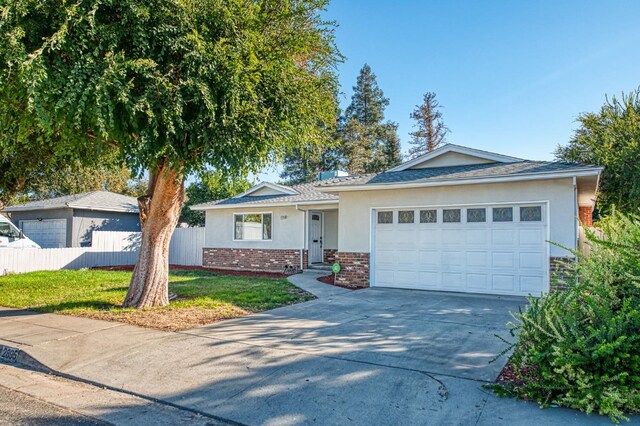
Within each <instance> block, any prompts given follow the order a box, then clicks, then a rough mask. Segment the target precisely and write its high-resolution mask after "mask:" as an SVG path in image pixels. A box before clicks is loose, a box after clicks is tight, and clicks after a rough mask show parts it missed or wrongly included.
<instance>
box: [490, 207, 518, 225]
mask: <svg viewBox="0 0 640 426" xmlns="http://www.w3.org/2000/svg"><path fill="white" fill-rule="evenodd" d="M493 221H494V222H513V208H512V207H494V208H493Z"/></svg>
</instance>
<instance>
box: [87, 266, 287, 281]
mask: <svg viewBox="0 0 640 426" xmlns="http://www.w3.org/2000/svg"><path fill="white" fill-rule="evenodd" d="M133 268H134V265H118V266H96V267H94V268H91V269H97V270H100V271H133ZM169 270H186V271H205V272H212V273H214V274H224V275H233V276H236V277H266V278H286V277H288V276H289V275H287V274H283V273H281V272H262V271H239V270H235V269H216V268H205V267H204V266H191V265H187V266H182V265H169Z"/></svg>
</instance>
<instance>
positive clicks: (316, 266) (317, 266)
mask: <svg viewBox="0 0 640 426" xmlns="http://www.w3.org/2000/svg"><path fill="white" fill-rule="evenodd" d="M307 269H309V270H312V271H327V272H331V265H329V264H328V263H312V264H311V265H309V267H308V268H307Z"/></svg>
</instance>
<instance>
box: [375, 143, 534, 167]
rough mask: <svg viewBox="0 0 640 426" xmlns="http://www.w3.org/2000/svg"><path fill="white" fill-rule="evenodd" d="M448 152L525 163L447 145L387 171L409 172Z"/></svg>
mask: <svg viewBox="0 0 640 426" xmlns="http://www.w3.org/2000/svg"><path fill="white" fill-rule="evenodd" d="M448 152H457V153H459V154H465V155H469V156H472V157H478V158H483V159H485V160H491V161H497V162H499V163H515V162H517V161H524V160H523V159H522V158H517V157H510V156H508V155H502V154H496V153H494V152H488V151H482V150H479V149H474V148H468V147H466V146H460V145H453V144H447V145H444V146H442V147H440V148H437V149H435V150H433V151H431V152H429V153H427V154H424V155H421V156H420V157H416V158H414V159H413V160H409V161H407V162H406V163H402V164H400V165H399V166H396V167H394V168H392V169H389V170H387V172H400V171H402V170H407V169H410V168H411V167H413V166H415V165H416V164H420V163H424V162H426V161H429V160H431V159H433V158H436V157H439V156H441V155H444V154H446V153H448Z"/></svg>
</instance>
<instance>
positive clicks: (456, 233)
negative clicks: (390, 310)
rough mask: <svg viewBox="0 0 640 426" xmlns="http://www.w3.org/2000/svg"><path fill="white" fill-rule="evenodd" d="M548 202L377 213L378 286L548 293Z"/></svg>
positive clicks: (374, 243)
mask: <svg viewBox="0 0 640 426" xmlns="http://www.w3.org/2000/svg"><path fill="white" fill-rule="evenodd" d="M547 215H548V214H547V205H546V203H534V204H518V203H511V204H496V205H467V206H425V207H416V208H413V207H412V208H389V209H375V210H374V216H373V218H374V220H373V222H374V224H373V227H374V230H373V241H372V254H373V259H372V260H373V262H372V270H373V274H372V278H373V279H372V283H371V284H372V285H373V286H376V287H396V288H406V289H420V290H440V291H454V292H466V293H486V294H502V295H517V296H525V295H528V294H532V295H540V294H541V293H542V292H545V291H547V290H548V262H549V260H548V259H549V255H548V245H549V244H548V243H547V242H546V240H547V239H548V236H547V235H548V234H547V228H548V218H547Z"/></svg>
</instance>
